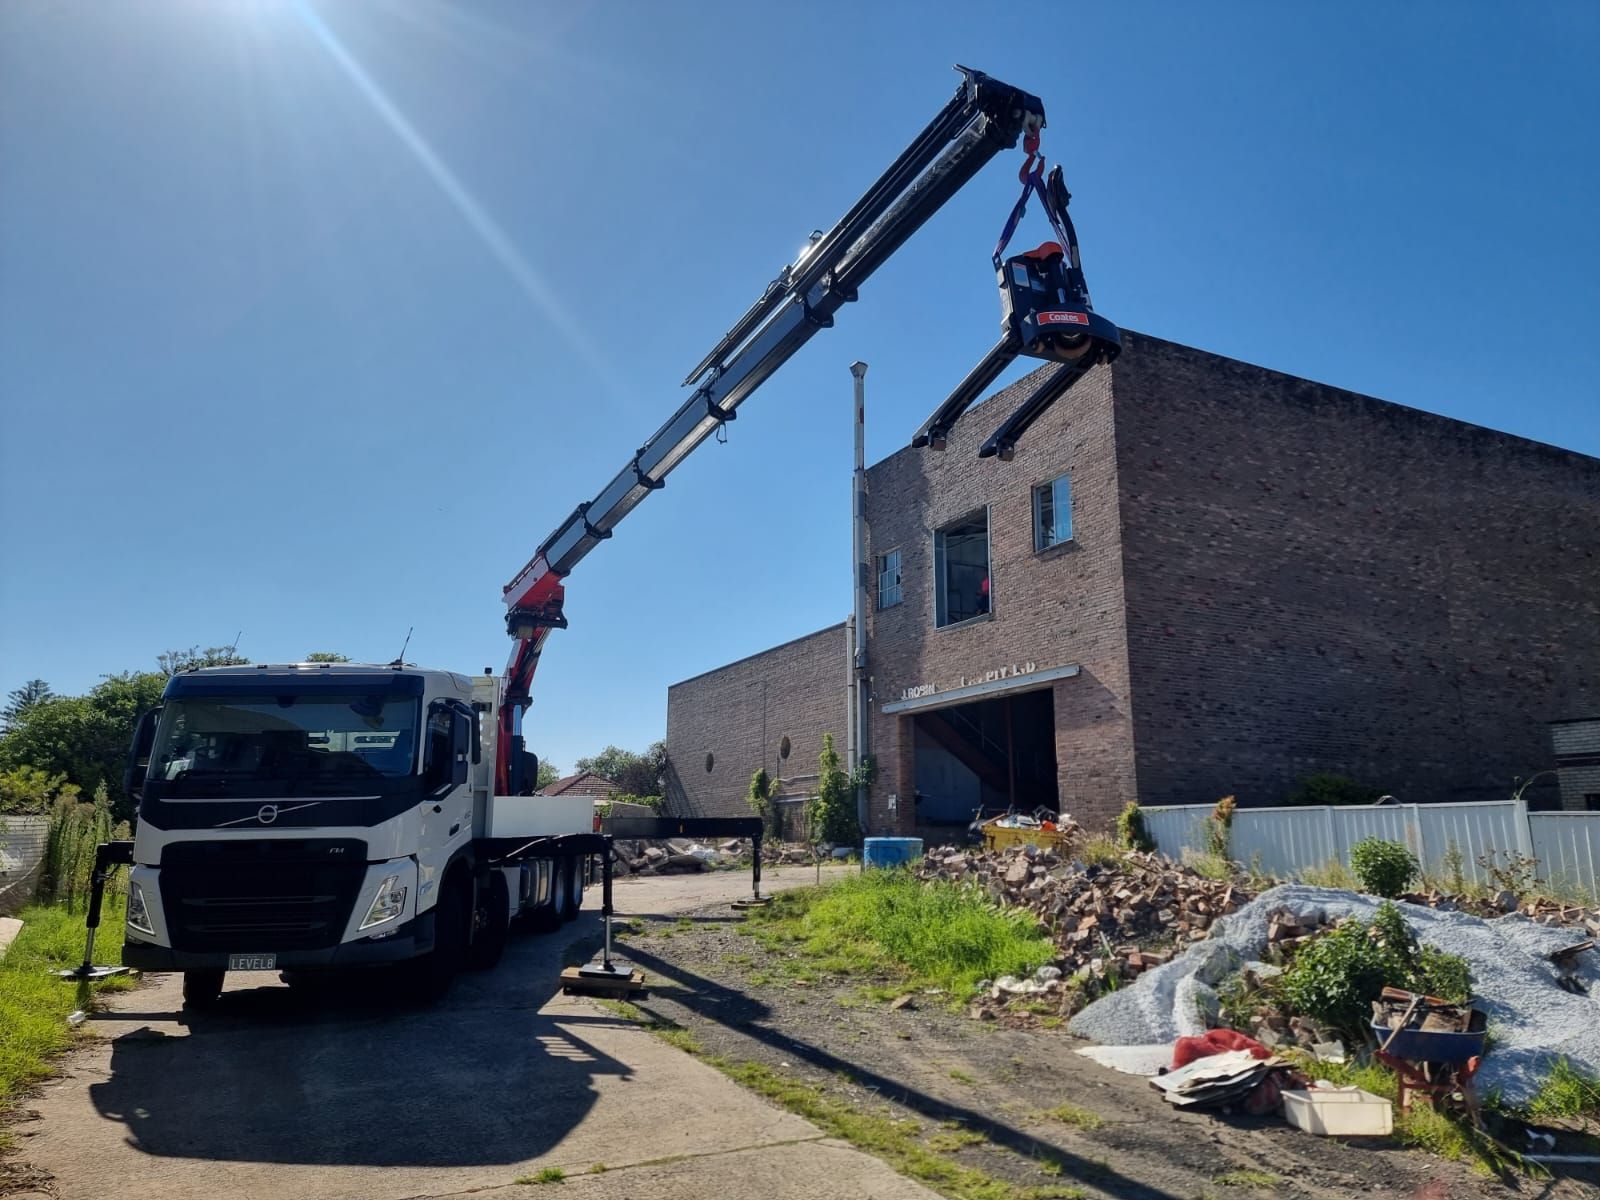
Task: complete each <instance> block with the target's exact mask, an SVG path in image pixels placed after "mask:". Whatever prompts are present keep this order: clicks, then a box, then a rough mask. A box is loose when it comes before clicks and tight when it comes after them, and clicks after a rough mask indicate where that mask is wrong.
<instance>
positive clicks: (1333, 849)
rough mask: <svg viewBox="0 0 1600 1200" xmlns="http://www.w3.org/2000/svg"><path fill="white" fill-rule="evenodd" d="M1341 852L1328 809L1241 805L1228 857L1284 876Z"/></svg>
mask: <svg viewBox="0 0 1600 1200" xmlns="http://www.w3.org/2000/svg"><path fill="white" fill-rule="evenodd" d="M1338 853H1339V847H1338V840H1337V835H1336V833H1335V831H1334V827H1333V825H1332V823H1331V822H1330V821H1329V820H1328V810H1327V809H1325V808H1241V809H1239V810H1238V811H1236V812H1235V813H1234V814H1233V836H1232V838H1231V839H1230V841H1229V853H1228V857H1229V858H1232V859H1234V860H1236V861H1238V862H1242V863H1247V864H1249V865H1250V866H1251V867H1259V869H1260V870H1262V871H1265V872H1266V873H1267V874H1269V875H1278V876H1283V877H1285V878H1287V877H1289V876H1292V875H1295V874H1298V873H1299V872H1301V871H1303V870H1305V869H1306V868H1307V867H1320V866H1321V865H1322V864H1323V863H1325V862H1327V861H1328V860H1329V859H1330V858H1334V857H1336V856H1337V855H1338Z"/></svg>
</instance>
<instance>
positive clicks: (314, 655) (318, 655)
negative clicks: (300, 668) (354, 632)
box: [306, 650, 350, 663]
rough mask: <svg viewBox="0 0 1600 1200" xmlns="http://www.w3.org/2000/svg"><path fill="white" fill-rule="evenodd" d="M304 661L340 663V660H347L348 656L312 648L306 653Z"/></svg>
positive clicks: (348, 659)
mask: <svg viewBox="0 0 1600 1200" xmlns="http://www.w3.org/2000/svg"><path fill="white" fill-rule="evenodd" d="M306 661H307V662H326V663H341V662H349V661H350V658H349V656H348V655H344V654H335V653H333V652H332V651H331V650H313V651H312V652H311V653H310V654H308V655H306Z"/></svg>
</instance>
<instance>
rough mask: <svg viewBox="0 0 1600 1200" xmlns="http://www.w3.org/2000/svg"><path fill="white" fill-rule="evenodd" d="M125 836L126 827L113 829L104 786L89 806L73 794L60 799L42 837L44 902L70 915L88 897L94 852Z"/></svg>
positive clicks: (99, 789) (97, 791) (95, 794)
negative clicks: (61, 906) (62, 907)
mask: <svg viewBox="0 0 1600 1200" xmlns="http://www.w3.org/2000/svg"><path fill="white" fill-rule="evenodd" d="M126 836H127V825H126V824H123V825H114V824H113V823H112V819H111V799H110V796H109V795H108V793H107V790H106V785H105V784H103V783H102V784H101V785H100V786H99V787H97V788H96V789H95V792H94V800H93V802H92V803H89V804H83V803H81V802H80V801H79V800H78V799H77V798H76V795H75V794H72V795H63V796H62V797H61V798H60V799H58V800H57V801H56V806H55V809H54V810H53V811H52V812H51V814H50V832H49V833H48V834H47V835H46V837H45V850H44V871H45V873H44V886H43V889H42V895H43V898H45V899H48V900H53V901H56V902H58V903H60V902H64V903H65V904H66V905H67V910H68V911H69V912H71V911H73V910H74V909H75V908H76V906H77V902H78V901H79V900H83V899H86V898H87V897H88V895H89V885H90V876H91V875H93V874H94V851H95V847H96V846H97V845H99V844H100V843H101V842H109V841H111V840H113V839H115V838H117V837H126Z"/></svg>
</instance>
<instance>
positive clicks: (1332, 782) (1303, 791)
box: [1283, 771, 1379, 805]
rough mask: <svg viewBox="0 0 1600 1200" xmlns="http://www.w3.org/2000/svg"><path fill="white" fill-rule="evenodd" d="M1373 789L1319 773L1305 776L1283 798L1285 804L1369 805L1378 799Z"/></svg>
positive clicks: (1329, 774) (1327, 772) (1329, 773)
mask: <svg viewBox="0 0 1600 1200" xmlns="http://www.w3.org/2000/svg"><path fill="white" fill-rule="evenodd" d="M1378 795H1379V793H1378V791H1377V789H1375V788H1369V787H1366V786H1365V785H1363V784H1359V783H1357V782H1356V781H1355V780H1353V779H1349V778H1347V777H1345V776H1343V775H1336V774H1334V773H1333V772H1331V771H1319V772H1317V773H1316V774H1315V775H1307V776H1306V777H1305V778H1304V779H1302V780H1301V781H1300V782H1299V783H1298V784H1296V785H1295V788H1294V790H1293V791H1292V792H1290V793H1289V794H1288V795H1287V796H1286V797H1284V801H1283V802H1284V803H1285V804H1306V805H1322V804H1371V803H1372V802H1373V801H1374V800H1376V799H1377V798H1378Z"/></svg>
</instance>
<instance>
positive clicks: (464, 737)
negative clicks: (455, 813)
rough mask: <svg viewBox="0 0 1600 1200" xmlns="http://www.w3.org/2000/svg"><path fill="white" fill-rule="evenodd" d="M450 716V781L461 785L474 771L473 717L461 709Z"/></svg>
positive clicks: (457, 785)
mask: <svg viewBox="0 0 1600 1200" xmlns="http://www.w3.org/2000/svg"><path fill="white" fill-rule="evenodd" d="M450 717H451V721H450V782H451V784H452V785H453V786H456V787H459V786H460V785H461V784H463V783H465V782H466V781H467V776H468V775H469V774H470V773H471V771H472V718H471V717H469V716H468V715H467V714H466V713H464V712H461V711H459V710H452V711H451V713H450Z"/></svg>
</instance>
